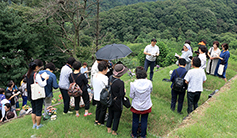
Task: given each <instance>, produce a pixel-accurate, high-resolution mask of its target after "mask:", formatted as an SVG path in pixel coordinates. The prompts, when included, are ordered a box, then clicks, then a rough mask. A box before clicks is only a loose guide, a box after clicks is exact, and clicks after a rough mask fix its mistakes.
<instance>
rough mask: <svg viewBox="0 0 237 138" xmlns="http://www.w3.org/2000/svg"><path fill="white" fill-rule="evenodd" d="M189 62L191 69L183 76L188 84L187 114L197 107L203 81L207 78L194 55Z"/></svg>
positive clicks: (199, 61)
mask: <svg viewBox="0 0 237 138" xmlns="http://www.w3.org/2000/svg"><path fill="white" fill-rule="evenodd" d="M191 64H192V66H193V69H191V70H189V71H188V73H187V74H186V76H185V77H184V80H185V83H187V84H188V92H187V99H188V109H187V111H188V114H189V113H191V112H192V111H193V110H195V109H196V108H197V107H198V101H199V99H200V96H201V92H202V91H203V83H205V82H206V79H207V78H206V74H205V72H204V70H203V69H202V68H199V67H200V66H201V60H200V59H199V58H198V57H194V58H193V59H192V62H191ZM193 107H194V109H193Z"/></svg>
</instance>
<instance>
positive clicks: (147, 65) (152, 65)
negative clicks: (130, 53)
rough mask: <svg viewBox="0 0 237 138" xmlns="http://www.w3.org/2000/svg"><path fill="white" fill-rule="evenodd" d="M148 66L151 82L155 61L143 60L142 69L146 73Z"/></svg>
mask: <svg viewBox="0 0 237 138" xmlns="http://www.w3.org/2000/svg"><path fill="white" fill-rule="evenodd" d="M149 66H150V80H151V81H152V78H153V74H154V72H153V70H154V67H155V61H149V60H147V59H146V60H145V63H144V68H145V70H146V71H147V70H148V67H149Z"/></svg>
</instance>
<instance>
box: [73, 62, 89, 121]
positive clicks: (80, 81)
mask: <svg viewBox="0 0 237 138" xmlns="http://www.w3.org/2000/svg"><path fill="white" fill-rule="evenodd" d="M72 66H73V68H74V72H73V73H71V74H70V75H69V82H70V83H72V82H73V80H75V82H76V84H77V85H78V86H79V87H80V88H81V90H82V99H83V101H84V103H85V114H84V116H88V115H91V113H89V112H88V110H89V108H90V99H89V94H88V92H87V87H86V86H87V85H88V80H87V78H86V77H85V76H84V75H82V74H81V73H80V68H81V62H79V61H75V62H74V63H73V65H72ZM80 99H81V98H80V96H78V97H74V100H75V111H76V116H77V117H79V116H80V114H79V112H78V110H79V103H80Z"/></svg>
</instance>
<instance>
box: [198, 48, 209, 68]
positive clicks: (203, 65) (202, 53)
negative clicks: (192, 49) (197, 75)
mask: <svg viewBox="0 0 237 138" xmlns="http://www.w3.org/2000/svg"><path fill="white" fill-rule="evenodd" d="M206 51H207V48H206V47H205V46H200V47H199V56H198V57H199V58H200V60H201V66H200V68H202V69H206V62H207V58H206V57H207V56H206Z"/></svg>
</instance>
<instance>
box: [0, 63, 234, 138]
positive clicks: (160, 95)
mask: <svg viewBox="0 0 237 138" xmlns="http://www.w3.org/2000/svg"><path fill="white" fill-rule="evenodd" d="M236 66H237V63H236V62H234V61H230V62H229V67H228V69H227V78H228V79H230V78H232V77H233V76H235V75H236V70H237V69H236ZM175 68H177V66H176V65H172V66H169V67H166V68H162V69H159V71H157V72H155V74H154V79H153V80H154V81H153V92H152V95H151V99H152V103H153V106H152V112H151V113H150V114H149V117H148V135H147V137H149V138H153V137H159V136H165V135H166V134H168V133H169V132H170V131H172V130H174V129H175V128H176V127H178V126H179V125H180V124H181V122H182V119H183V118H184V117H185V116H186V115H187V112H186V110H187V99H186V98H185V101H184V106H183V114H182V115H180V114H178V113H177V112H173V111H171V110H170V99H171V89H170V85H171V83H169V82H164V81H162V79H163V78H170V76H169V71H170V70H173V69H175ZM148 74H149V73H148ZM148 76H149V75H148ZM122 80H124V82H125V87H126V91H127V93H126V96H129V91H130V82H131V81H134V77H133V78H131V77H130V76H128V75H127V74H125V75H124V76H123V77H122ZM224 84H225V82H224V80H222V79H220V78H218V77H214V76H211V75H207V82H206V83H205V84H204V87H205V90H204V91H203V92H202V95H201V98H200V100H199V105H201V104H202V103H204V102H205V101H206V100H207V99H208V95H209V94H210V93H212V92H213V91H214V90H216V89H220V88H221V87H222V86H223V85H224ZM58 94H60V92H58V93H55V94H54V95H55V96H54V97H55V98H57V99H58ZM232 96H234V95H232ZM235 97H236V96H235ZM233 98H234V97H233ZM225 100H226V101H228V98H227V97H226V99H225ZM216 106H217V105H216ZM221 106H222V108H226V107H229V105H225V104H222V105H221ZM234 106H235V104H233V107H232V108H234ZM56 108H57V120H55V121H42V124H43V125H44V127H43V128H41V129H39V130H33V129H32V121H31V116H30V115H28V116H25V117H23V118H19V119H16V120H13V121H11V122H9V123H6V124H4V125H1V126H0V132H1V136H4V137H30V136H32V135H34V136H35V137H80V138H110V137H114V136H112V135H111V134H108V133H107V132H106V127H105V126H94V119H95V109H96V107H95V106H92V105H91V108H90V109H89V112H92V113H93V114H92V115H91V116H87V117H84V116H83V114H84V109H83V108H82V109H80V110H79V113H80V114H81V116H80V117H78V118H77V117H76V116H75V111H73V112H74V113H73V114H68V115H63V114H62V112H63V105H62V104H61V105H58V106H56ZM218 112H220V111H217V113H214V114H213V113H211V111H210V113H211V114H210V116H214V117H215V118H218V117H219V116H218V114H219V113H218ZM233 113H235V112H234V111H233V112H228V113H225V114H226V115H224V116H225V117H229V114H230V115H233ZM224 116H223V117H222V118H220V119H219V125H222V124H223V122H222V119H225V118H224ZM232 119H235V118H234V116H233V118H232ZM202 125H204V124H200V126H199V127H202ZM233 125H234V124H233ZM233 125H231V124H230V125H229V127H232V126H233ZM199 127H197V128H195V126H194V127H193V130H194V131H197V130H198V128H199ZM203 127H205V125H204V126H203ZM210 127H211V126H210ZM214 127H218V126H214ZM131 128H132V113H131V111H130V110H129V109H126V108H125V107H124V110H123V113H122V117H121V121H120V124H119V128H118V133H119V136H117V137H121V138H125V137H129V136H130V133H131ZM227 129H228V127H227V128H226V130H227ZM232 130H234V129H232V128H231V130H228V131H231V132H232ZM191 131H192V130H191V129H189V130H187V133H191ZM203 131H205V130H203ZM223 131H224V130H223ZM228 131H226V132H228ZM203 133H204V132H203ZM180 134H182V130H180V131H177V133H175V135H177V136H179V135H180ZM217 134H218V133H217ZM217 134H216V135H217ZM185 135H186V134H185ZM226 135H230V134H228V133H226ZM182 136H184V135H181V137H182Z"/></svg>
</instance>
